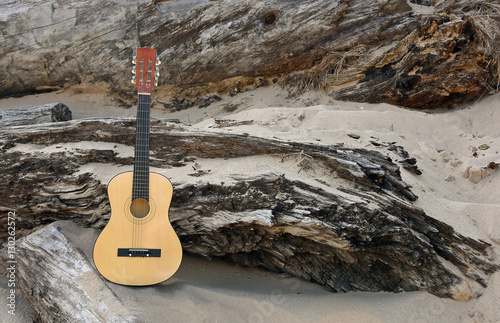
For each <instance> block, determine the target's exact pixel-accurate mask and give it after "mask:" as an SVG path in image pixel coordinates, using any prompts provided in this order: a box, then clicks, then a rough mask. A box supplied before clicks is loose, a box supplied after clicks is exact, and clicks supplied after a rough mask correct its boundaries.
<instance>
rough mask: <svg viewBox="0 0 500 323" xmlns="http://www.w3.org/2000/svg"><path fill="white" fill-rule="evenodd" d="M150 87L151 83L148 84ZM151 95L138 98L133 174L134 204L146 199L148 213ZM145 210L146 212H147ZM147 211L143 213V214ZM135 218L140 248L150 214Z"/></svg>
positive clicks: (134, 238)
mask: <svg viewBox="0 0 500 323" xmlns="http://www.w3.org/2000/svg"><path fill="white" fill-rule="evenodd" d="M139 64H140V66H139V68H140V81H142V80H143V78H144V77H143V72H144V71H143V68H144V65H145V64H144V61H143V60H142V59H141V60H140V63H139ZM152 67H153V62H152V60H151V59H149V60H148V64H147V71H146V72H147V73H148V77H147V79H148V81H149V79H150V77H149V76H150V75H152ZM148 86H149V83H148ZM150 99H151V98H150V95H146V94H139V98H138V111H137V120H136V143H135V146H136V147H135V161H136V162H134V173H133V183H132V186H133V192H132V202H133V201H134V200H135V199H144V200H145V201H146V205H147V207H146V209H147V210H148V213H149V212H150V211H151V209H150V204H149V128H150V116H149V114H150ZM146 209H145V210H146ZM145 210H141V211H143V213H146V212H144V211H145ZM133 213H135V214H137V207H136V203H134V210H133ZM132 215H133V216H132V218H133V221H132V223H133V229H132V230H133V233H132V247H133V248H140V247H141V246H142V235H143V233H142V231H143V230H142V221H143V220H142V219H143V218H144V217H145V216H147V215H148V214H147V213H146V214H141V215H140V217H136V216H135V215H134V214H132Z"/></svg>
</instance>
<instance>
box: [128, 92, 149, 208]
mask: <svg viewBox="0 0 500 323" xmlns="http://www.w3.org/2000/svg"><path fill="white" fill-rule="evenodd" d="M149 111H150V96H149V95H147V94H139V103H138V106H137V125H136V131H135V155H134V179H133V184H132V200H135V199H138V198H141V199H144V200H146V201H149V117H150V116H149V115H150V113H149Z"/></svg>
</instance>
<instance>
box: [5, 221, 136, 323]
mask: <svg viewBox="0 0 500 323" xmlns="http://www.w3.org/2000/svg"><path fill="white" fill-rule="evenodd" d="M78 230H80V232H81V228H78V227H76V225H75V224H72V223H64V222H60V223H57V224H55V225H51V226H48V227H45V228H44V229H42V230H39V231H37V232H35V233H32V234H30V235H29V236H27V237H24V238H23V239H20V240H19V241H18V242H17V244H16V263H15V267H16V277H17V285H18V287H19V288H20V289H21V290H22V292H23V294H24V295H25V297H26V299H27V300H28V302H29V303H30V305H31V306H32V308H33V309H34V310H35V311H36V312H37V314H38V315H39V319H40V321H41V322H47V323H52V322H89V323H90V322H96V323H97V322H117V323H118V322H130V323H131V322H139V319H137V318H136V317H135V316H133V315H132V314H130V312H129V310H128V309H127V308H125V307H124V306H123V304H122V303H121V301H120V300H119V299H118V298H117V296H116V295H115V294H114V293H113V292H112V291H111V290H110V289H109V288H108V287H107V286H106V284H105V282H104V280H103V279H102V278H101V277H100V275H99V274H98V273H97V271H96V270H95V269H94V268H93V266H92V264H91V262H90V261H89V259H88V258H87V257H86V256H85V255H84V254H83V253H82V252H81V251H80V250H79V248H80V246H81V244H80V245H79V244H78V243H76V242H75V241H71V239H70V237H71V235H73V236H74V239H77V237H75V235H78Z"/></svg>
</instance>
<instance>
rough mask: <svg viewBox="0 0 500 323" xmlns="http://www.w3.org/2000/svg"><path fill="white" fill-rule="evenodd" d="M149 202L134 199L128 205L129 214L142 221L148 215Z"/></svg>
mask: <svg viewBox="0 0 500 323" xmlns="http://www.w3.org/2000/svg"><path fill="white" fill-rule="evenodd" d="M149 209H150V207H149V202H148V201H146V200H145V199H135V200H133V201H132V204H130V212H131V213H132V215H133V216H134V217H136V218H139V219H142V218H144V217H146V215H148V214H149Z"/></svg>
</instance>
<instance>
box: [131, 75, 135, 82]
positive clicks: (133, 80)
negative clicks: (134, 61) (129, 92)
mask: <svg viewBox="0 0 500 323" xmlns="http://www.w3.org/2000/svg"><path fill="white" fill-rule="evenodd" d="M131 82H132V84H135V75H134V76H132V81H131Z"/></svg>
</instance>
